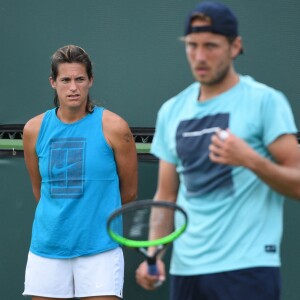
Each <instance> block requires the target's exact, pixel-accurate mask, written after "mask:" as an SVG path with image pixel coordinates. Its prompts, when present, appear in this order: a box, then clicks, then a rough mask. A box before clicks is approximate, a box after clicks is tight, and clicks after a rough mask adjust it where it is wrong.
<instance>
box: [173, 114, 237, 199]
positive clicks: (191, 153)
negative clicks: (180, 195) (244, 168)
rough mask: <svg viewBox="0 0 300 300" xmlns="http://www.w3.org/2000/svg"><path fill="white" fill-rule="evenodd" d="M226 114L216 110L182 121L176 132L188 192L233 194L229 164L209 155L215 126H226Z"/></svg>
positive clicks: (196, 193)
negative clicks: (214, 113) (214, 159)
mask: <svg viewBox="0 0 300 300" xmlns="http://www.w3.org/2000/svg"><path fill="white" fill-rule="evenodd" d="M228 125H229V114H216V115H211V116H206V117H204V118H201V119H191V120H184V121H181V122H180V123H179V125H178V128H177V132H176V150H177V153H178V156H179V158H180V160H181V162H182V166H183V171H182V174H183V178H184V184H185V186H186V190H187V195H188V196H199V195H203V194H206V193H210V192H212V191H216V190H218V189H219V190H220V191H222V193H223V192H224V193H226V194H227V195H228V194H232V193H233V183H232V177H231V170H232V168H231V167H230V166H228V165H223V164H217V163H213V162H212V161H211V160H210V159H209V149H208V147H209V145H210V143H211V137H212V135H213V134H214V133H215V132H216V130H217V129H218V128H221V129H227V128H228Z"/></svg>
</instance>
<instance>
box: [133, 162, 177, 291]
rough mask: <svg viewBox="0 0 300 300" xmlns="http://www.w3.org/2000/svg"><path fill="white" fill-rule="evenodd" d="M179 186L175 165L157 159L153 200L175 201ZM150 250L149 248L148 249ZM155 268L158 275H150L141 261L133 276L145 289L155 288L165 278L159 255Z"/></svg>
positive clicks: (145, 264) (144, 263)
mask: <svg viewBox="0 0 300 300" xmlns="http://www.w3.org/2000/svg"><path fill="white" fill-rule="evenodd" d="M178 187H179V180H178V174H177V172H176V166H175V165H173V164H170V163H168V162H166V161H163V160H160V161H159V168H158V183H157V190H156V193H155V196H154V199H155V201H160V200H161V201H170V202H175V201H176V199H177V193H178ZM150 251H151V249H150ZM156 263H157V268H158V271H159V275H150V274H149V273H148V266H147V262H146V261H144V262H142V263H141V264H140V265H139V267H138V268H137V270H136V273H135V278H136V281H137V283H138V284H139V285H140V286H142V287H143V288H144V289H146V290H155V289H156V288H157V287H158V285H157V282H163V281H165V279H166V270H165V264H164V262H163V261H162V260H161V256H160V257H158V258H157V262H156Z"/></svg>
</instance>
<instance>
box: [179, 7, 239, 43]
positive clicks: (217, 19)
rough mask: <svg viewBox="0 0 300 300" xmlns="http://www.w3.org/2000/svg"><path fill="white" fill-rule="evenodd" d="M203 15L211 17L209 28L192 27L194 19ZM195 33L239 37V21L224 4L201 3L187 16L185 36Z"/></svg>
mask: <svg viewBox="0 0 300 300" xmlns="http://www.w3.org/2000/svg"><path fill="white" fill-rule="evenodd" d="M197 14H203V15H205V16H208V17H210V19H211V25H209V26H195V27H192V26H191V21H192V19H193V17H194V16H195V15H197ZM193 32H212V33H216V34H221V35H224V36H228V37H236V36H238V35H239V34H238V21H237V18H236V16H235V15H234V13H233V12H232V11H231V10H230V9H229V8H228V7H227V6H225V5H224V4H222V3H219V2H213V1H204V2H201V3H199V4H198V5H197V6H196V7H195V8H194V10H192V11H191V12H190V13H189V15H188V16H187V19H186V23H185V32H184V35H188V34H190V33H193Z"/></svg>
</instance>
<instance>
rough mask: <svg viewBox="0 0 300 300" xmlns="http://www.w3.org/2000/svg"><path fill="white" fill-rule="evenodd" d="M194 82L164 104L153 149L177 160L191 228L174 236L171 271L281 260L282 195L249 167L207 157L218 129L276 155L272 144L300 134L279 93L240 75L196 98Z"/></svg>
mask: <svg viewBox="0 0 300 300" xmlns="http://www.w3.org/2000/svg"><path fill="white" fill-rule="evenodd" d="M199 89H200V84H199V83H194V84H192V85H191V86H189V87H188V88H187V89H185V90H184V91H182V92H181V93H180V94H178V95H177V96H175V97H174V98H172V99H170V100H169V101H167V102H166V103H164V104H163V106H162V107H161V109H160V111H159V113H158V118H157V124H156V131H155V136H154V138H153V142H152V147H151V152H152V154H154V155H155V156H157V157H158V158H159V159H161V160H164V161H167V162H169V163H172V164H174V165H176V168H177V171H178V173H179V176H180V187H179V192H178V198H177V203H178V204H179V205H181V206H182V207H183V208H185V210H186V211H187V213H188V215H189V225H188V228H187V231H186V232H185V233H184V234H183V235H182V237H180V238H179V239H178V240H177V241H175V242H174V247H173V252H172V259H171V269H170V273H171V274H176V275H196V274H208V273H216V272H222V271H229V270H236V269H242V268H249V267H259V266H279V265H280V242H281V236H282V213H283V201H284V197H283V196H282V195H280V194H278V193H277V192H275V191H274V190H272V189H271V188H270V187H269V186H268V185H266V184H265V183H264V182H262V181H261V180H260V179H259V178H258V177H257V176H256V175H255V174H254V173H253V172H251V171H250V170H248V169H246V168H244V167H233V166H229V165H222V164H217V163H213V162H212V161H210V159H209V157H208V155H209V150H208V146H209V144H210V140H211V136H212V134H213V133H214V132H215V131H216V129H217V128H222V129H226V128H229V129H230V131H231V132H232V133H233V134H234V135H236V136H238V137H240V138H242V139H243V140H245V141H246V142H247V143H248V144H249V145H250V146H251V147H252V148H253V149H255V151H257V152H258V153H260V154H261V155H262V156H264V157H266V158H269V159H272V157H271V155H270V153H269V151H268V145H270V144H271V143H272V142H274V141H275V139H276V138H278V137H279V136H280V135H282V134H286V133H296V132H297V130H296V126H295V122H294V119H293V115H292V112H291V109H290V106H289V104H288V101H287V100H286V98H285V97H284V96H283V94H282V93H280V92H278V91H276V90H274V89H272V88H270V87H267V86H266V85H264V84H261V83H258V82H256V81H254V80H253V79H252V78H251V77H249V76H240V81H239V83H238V84H237V85H235V86H234V87H233V88H231V89H230V90H228V91H226V92H224V93H222V94H220V95H218V96H217V97H215V98H213V99H210V100H208V101H205V102H199V101H198V96H199Z"/></svg>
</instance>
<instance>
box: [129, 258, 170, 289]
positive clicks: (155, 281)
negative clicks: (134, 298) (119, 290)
mask: <svg viewBox="0 0 300 300" xmlns="http://www.w3.org/2000/svg"><path fill="white" fill-rule="evenodd" d="M156 264H157V268H158V271H159V275H150V274H149V273H148V264H147V262H146V261H144V262H142V263H141V264H140V265H139V267H138V268H137V270H136V272H135V279H136V282H137V283H138V284H139V285H140V286H141V287H143V288H144V289H146V290H149V291H152V290H155V289H157V288H158V287H159V286H160V285H161V284H162V283H163V282H164V281H165V280H166V275H165V265H164V263H163V261H162V260H160V259H157V261H156Z"/></svg>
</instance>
